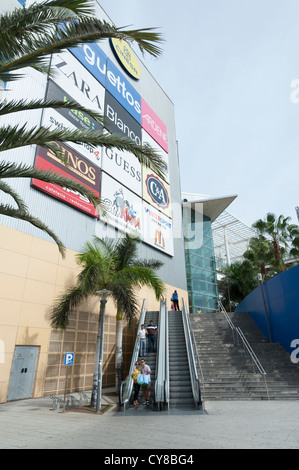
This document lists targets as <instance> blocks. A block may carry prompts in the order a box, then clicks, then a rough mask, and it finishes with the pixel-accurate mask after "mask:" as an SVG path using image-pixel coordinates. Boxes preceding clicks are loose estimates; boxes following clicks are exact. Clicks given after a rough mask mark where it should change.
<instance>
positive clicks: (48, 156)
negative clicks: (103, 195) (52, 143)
mask: <svg viewBox="0 0 299 470" xmlns="http://www.w3.org/2000/svg"><path fill="white" fill-rule="evenodd" d="M56 145H57V147H58V148H59V150H60V151H61V152H62V155H63V156H64V158H65V159H66V161H67V163H68V166H66V165H64V163H63V162H62V161H61V160H60V159H59V158H58V157H57V156H56V155H55V154H54V153H53V152H51V150H48V149H45V148H44V147H38V148H37V154H36V158H35V168H38V169H42V170H46V171H47V170H50V171H52V172H56V173H59V174H60V175H61V176H64V177H67V178H71V179H73V180H75V181H78V182H80V183H81V184H84V185H85V186H88V188H89V189H91V190H93V191H94V193H95V195H96V196H98V197H100V181H101V171H100V169H99V168H98V167H97V166H95V165H93V164H92V163H91V162H90V161H89V160H87V159H86V158H84V157H82V155H80V154H79V153H77V152H76V151H75V150H73V149H71V148H70V147H67V146H65V145H64V144H62V143H56ZM32 186H34V187H35V188H38V189H40V190H41V191H43V192H45V193H47V194H49V195H51V196H53V197H55V198H56V199H59V200H60V201H63V202H66V203H67V204H70V205H71V206H72V207H75V208H76V209H78V210H80V211H83V212H85V213H87V214H89V215H92V216H93V217H98V214H97V213H96V209H95V207H94V205H93V204H92V203H91V202H90V200H89V199H88V198H87V197H85V196H83V195H81V194H80V193H78V192H77V191H73V190H70V189H67V188H65V187H64V188H63V187H61V186H58V185H57V184H52V183H46V182H44V181H41V180H38V179H36V178H33V179H32Z"/></svg>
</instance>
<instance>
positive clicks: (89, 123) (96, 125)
mask: <svg viewBox="0 0 299 470" xmlns="http://www.w3.org/2000/svg"><path fill="white" fill-rule="evenodd" d="M46 99H47V100H59V101H65V102H70V101H73V102H76V100H75V99H74V98H73V97H72V96H71V95H69V94H68V93H67V92H66V91H64V90H62V88H60V87H59V86H58V85H56V83H54V82H53V81H52V80H49V82H48V88H47V95H46ZM55 111H57V112H58V113H59V114H61V116H63V117H64V118H65V119H67V120H68V121H69V122H71V123H72V124H73V125H74V126H75V127H76V128H77V129H80V130H88V131H102V130H103V126H102V124H101V123H100V122H98V121H96V120H95V119H93V118H92V117H91V116H89V115H88V114H86V113H84V112H83V111H78V110H76V109H64V108H56V109H55Z"/></svg>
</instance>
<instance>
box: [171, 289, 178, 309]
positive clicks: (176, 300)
mask: <svg viewBox="0 0 299 470" xmlns="http://www.w3.org/2000/svg"><path fill="white" fill-rule="evenodd" d="M171 300H172V302H173V304H174V309H175V310H180V308H179V294H178V293H177V291H176V290H175V291H174V293H173V294H172V298H171Z"/></svg>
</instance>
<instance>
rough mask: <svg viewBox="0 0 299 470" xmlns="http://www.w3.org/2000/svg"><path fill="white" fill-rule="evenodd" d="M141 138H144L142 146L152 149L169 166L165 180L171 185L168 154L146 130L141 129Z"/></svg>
mask: <svg viewBox="0 0 299 470" xmlns="http://www.w3.org/2000/svg"><path fill="white" fill-rule="evenodd" d="M141 136H142V145H144V146H149V147H152V149H154V150H155V151H156V152H157V153H158V154H159V155H160V156H161V157H162V159H163V160H164V162H165V163H166V166H167V170H166V172H165V180H166V182H167V183H169V165H168V153H166V152H165V151H164V150H163V149H162V148H161V147H160V145H159V144H157V142H156V141H155V140H154V139H153V138H152V137H151V136H150V135H149V134H148V133H147V132H146V131H145V130H144V129H141Z"/></svg>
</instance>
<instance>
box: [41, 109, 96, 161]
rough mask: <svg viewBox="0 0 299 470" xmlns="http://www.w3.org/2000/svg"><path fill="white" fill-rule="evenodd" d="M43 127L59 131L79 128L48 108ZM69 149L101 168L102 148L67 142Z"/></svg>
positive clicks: (44, 113) (44, 112) (43, 119)
mask: <svg viewBox="0 0 299 470" xmlns="http://www.w3.org/2000/svg"><path fill="white" fill-rule="evenodd" d="M42 125H43V126H45V127H50V128H58V129H61V130H63V129H70V130H76V129H77V128H76V127H75V126H74V125H73V124H72V123H71V122H70V121H68V120H67V119H65V118H64V117H63V116H61V114H59V113H58V112H57V111H56V110H55V109H51V108H47V109H44V111H43V117H42ZM66 145H67V146H68V147H72V148H73V149H75V150H76V152H79V153H80V154H81V155H84V157H86V158H88V160H90V161H92V162H93V163H94V164H95V165H96V166H98V167H99V168H100V167H101V154H102V147H92V146H90V145H88V144H83V143H82V144H76V143H74V142H66Z"/></svg>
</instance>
